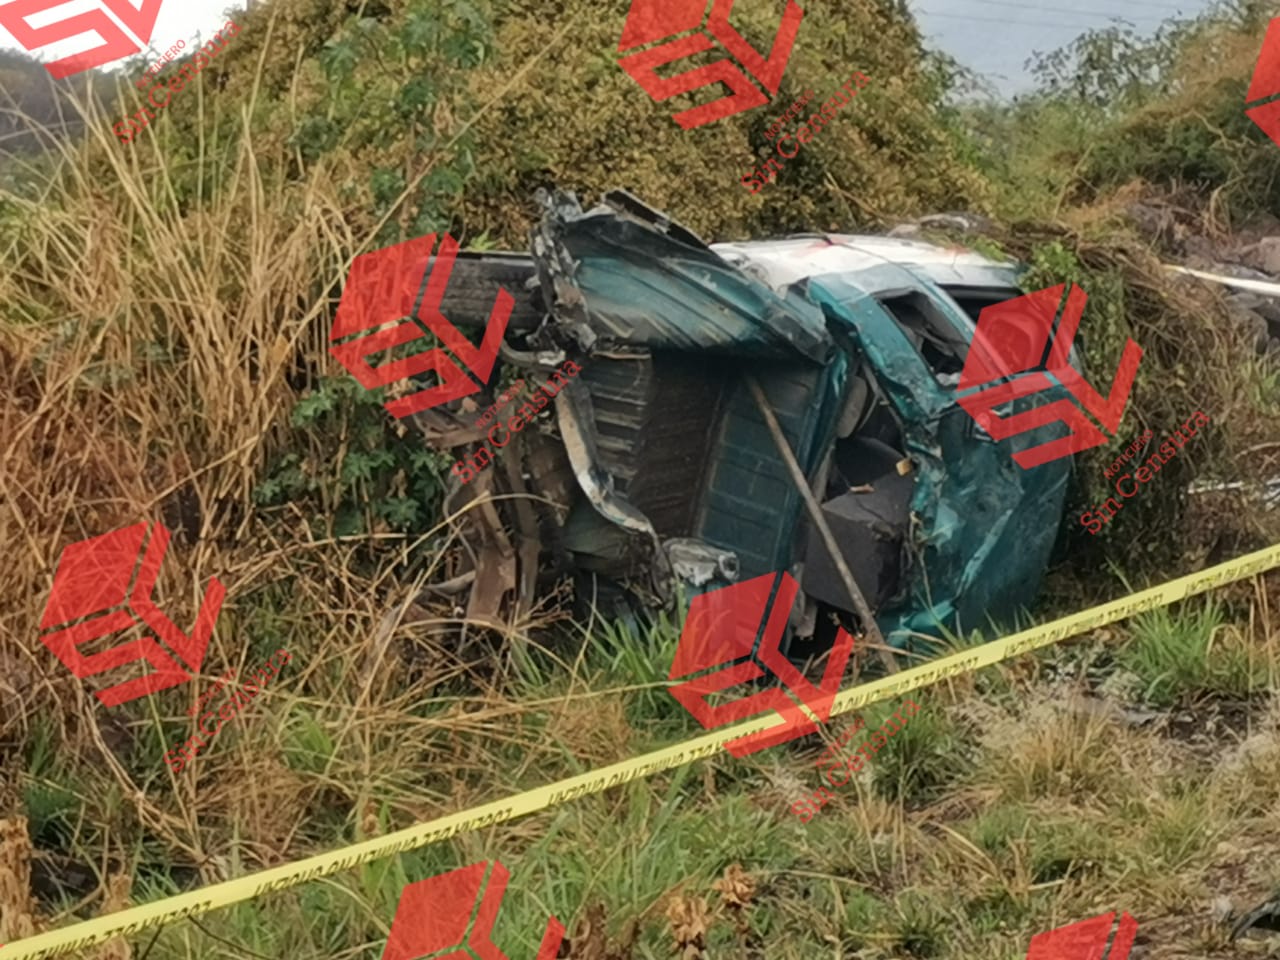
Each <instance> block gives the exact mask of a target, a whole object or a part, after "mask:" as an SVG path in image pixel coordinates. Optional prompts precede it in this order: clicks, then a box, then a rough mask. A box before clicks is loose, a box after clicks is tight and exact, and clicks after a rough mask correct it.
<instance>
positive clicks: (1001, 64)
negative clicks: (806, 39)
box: [909, 0, 1209, 93]
mask: <svg viewBox="0 0 1280 960" xmlns="http://www.w3.org/2000/svg"><path fill="white" fill-rule="evenodd" d="M909 6H910V8H911V11H912V12H913V13H914V14H915V16H916V21H917V22H918V23H919V24H920V29H921V31H922V32H923V33H924V35H925V38H926V40H927V42H928V45H929V46H931V47H935V48H938V49H941V50H944V51H946V52H947V53H949V54H951V55H952V56H953V57H955V58H956V59H957V60H959V61H960V62H961V63H962V64H964V65H965V66H966V67H970V68H971V69H974V70H977V71H978V72H979V73H981V74H983V76H984V77H986V79H987V80H989V81H990V82H991V83H992V84H994V85H995V87H996V89H997V90H999V91H1000V92H1001V93H1022V92H1025V91H1027V90H1029V89H1030V88H1031V86H1032V78H1031V76H1030V74H1028V73H1027V71H1026V70H1024V69H1023V64H1024V63H1025V62H1026V61H1027V59H1028V58H1029V57H1030V56H1031V54H1032V52H1033V51H1039V52H1041V53H1048V52H1049V51H1051V50H1055V49H1057V48H1058V47H1061V46H1064V45H1066V44H1068V43H1070V42H1071V41H1072V40H1074V39H1075V38H1076V37H1077V36H1078V35H1080V34H1081V33H1083V32H1085V31H1086V30H1090V29H1094V28H1097V27H1106V26H1109V25H1111V23H1112V18H1113V17H1123V18H1124V19H1125V20H1127V21H1128V22H1129V23H1131V24H1133V26H1134V27H1136V28H1137V29H1138V31H1139V33H1141V34H1142V35H1143V36H1148V35H1150V34H1151V33H1153V32H1154V31H1155V29H1156V27H1157V26H1159V25H1160V22H1161V21H1162V20H1165V19H1167V18H1169V17H1172V16H1178V15H1185V16H1195V15H1196V14H1198V13H1200V12H1201V11H1202V10H1204V9H1205V8H1207V7H1208V6H1209V0H1182V2H1179V0H1124V2H1123V3H1116V2H1114V0H1082V6H1081V7H1076V6H1075V5H1074V4H1064V3H1061V2H1060V0H1059V2H1052V3H1051V2H1048V0H909Z"/></svg>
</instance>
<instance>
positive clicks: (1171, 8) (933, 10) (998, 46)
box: [0, 0, 1208, 93]
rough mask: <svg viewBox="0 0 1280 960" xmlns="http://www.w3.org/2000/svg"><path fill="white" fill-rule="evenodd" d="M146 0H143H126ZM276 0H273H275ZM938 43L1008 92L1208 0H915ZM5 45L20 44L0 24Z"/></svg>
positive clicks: (191, 33)
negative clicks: (1050, 65) (1040, 62)
mask: <svg viewBox="0 0 1280 960" xmlns="http://www.w3.org/2000/svg"><path fill="white" fill-rule="evenodd" d="M124 2H132V3H133V5H134V6H140V5H141V0H124ZM268 2H269V0H268ZM909 2H910V6H911V9H912V10H913V11H914V12H915V14H916V16H917V18H918V20H919V22H920V25H921V28H922V29H923V31H924V33H925V35H926V37H927V38H928V40H929V42H930V44H931V45H932V46H936V47H939V48H941V49H942V50H945V51H946V52H948V53H950V54H951V55H952V56H954V57H955V58H956V59H958V60H959V61H960V62H961V63H963V64H964V65H965V66H967V67H971V68H973V69H975V70H977V71H979V72H980V73H982V74H983V75H984V76H986V77H987V78H988V79H989V80H990V81H991V82H992V83H993V84H994V85H995V86H996V88H997V89H998V90H1000V91H1001V92H1003V93H1017V92H1020V91H1024V90H1026V89H1028V88H1029V87H1030V85H1031V80H1030V77H1029V76H1028V74H1027V73H1026V71H1025V70H1024V69H1023V64H1024V63H1025V61H1026V60H1027V58H1028V57H1030V56H1031V53H1032V51H1034V50H1040V51H1042V52H1046V53H1047V52H1048V51H1050V50H1053V49H1054V48H1056V47H1060V46H1062V45H1063V44H1066V43H1069V42H1070V41H1071V40H1072V39H1073V38H1075V37H1076V36H1077V35H1078V34H1079V33H1081V32H1083V31H1085V30H1088V29H1090V28H1091V27H1104V26H1107V25H1108V24H1109V23H1110V22H1111V18H1112V17H1113V16H1118V15H1122V16H1124V17H1125V18H1126V19H1127V20H1129V21H1131V22H1132V23H1133V24H1134V25H1135V26H1137V27H1138V28H1139V30H1141V31H1142V32H1143V33H1144V34H1146V33H1150V32H1151V31H1152V30H1154V29H1155V27H1156V26H1157V25H1158V24H1159V23H1160V21H1161V20H1163V19H1164V18H1165V17H1168V16H1173V15H1176V14H1179V13H1182V14H1194V13H1197V12H1199V11H1200V10H1202V9H1204V8H1205V7H1206V6H1207V5H1208V0H1124V2H1123V3H1116V2H1115V0H1082V2H1083V3H1084V6H1083V7H1075V6H1074V5H1070V4H1063V3H1061V2H1060V0H1053V2H1050V0H909ZM238 6H242V4H239V3H235V2H234V0H231V2H230V3H229V2H228V0H167V2H166V3H165V4H164V6H163V7H162V8H161V10H160V17H159V19H158V20H157V21H156V31H155V34H154V35H153V37H152V43H151V47H152V49H153V50H154V51H156V52H157V53H163V52H164V51H165V50H167V49H168V48H169V47H170V46H171V45H172V44H173V43H175V42H177V41H178V40H180V39H181V40H186V41H187V42H188V43H190V42H191V41H192V40H193V39H194V38H195V35H196V33H197V32H202V33H203V34H204V36H205V38H206V39H207V38H208V37H210V36H212V35H213V33H214V32H216V31H217V30H218V28H219V27H221V26H222V25H223V24H224V23H225V22H226V17H225V16H223V11H224V10H225V9H226V8H228V7H238ZM98 7H100V2H99V0H69V2H67V3H65V4H63V5H61V6H58V7H55V8H53V9H52V10H49V11H46V12H44V13H42V14H38V15H37V16H34V17H30V18H28V22H29V23H30V24H31V25H32V26H41V25H42V24H44V23H48V22H52V21H56V20H64V19H66V18H67V17H70V16H73V15H74V14H77V13H81V12H83V11H86V10H92V9H95V8H98ZM92 43H93V39H92V37H86V38H81V39H80V40H78V41H77V40H75V39H73V40H69V41H63V42H61V43H59V44H55V45H54V46H52V47H49V48H47V49H46V50H45V51H42V59H46V60H54V59H57V58H59V57H62V56H66V55H68V54H71V53H76V52H78V51H79V50H82V49H84V48H85V47H86V46H90V45H92ZM0 46H4V47H16V46H17V44H15V43H14V41H13V38H12V37H11V36H10V35H9V34H8V33H7V32H6V31H5V30H4V29H3V28H2V27H0Z"/></svg>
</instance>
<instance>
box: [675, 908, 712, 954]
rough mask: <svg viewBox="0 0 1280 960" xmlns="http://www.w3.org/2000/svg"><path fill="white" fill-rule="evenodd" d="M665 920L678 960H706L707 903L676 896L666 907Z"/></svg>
mask: <svg viewBox="0 0 1280 960" xmlns="http://www.w3.org/2000/svg"><path fill="white" fill-rule="evenodd" d="M667 919H668V920H670V921H671V935H672V936H673V937H675V941H676V953H677V954H678V955H679V957H680V960H706V956H707V901H706V900H704V899H702V897H684V896H681V895H680V894H676V895H675V896H674V897H672V899H671V902H670V903H669V904H668V905H667Z"/></svg>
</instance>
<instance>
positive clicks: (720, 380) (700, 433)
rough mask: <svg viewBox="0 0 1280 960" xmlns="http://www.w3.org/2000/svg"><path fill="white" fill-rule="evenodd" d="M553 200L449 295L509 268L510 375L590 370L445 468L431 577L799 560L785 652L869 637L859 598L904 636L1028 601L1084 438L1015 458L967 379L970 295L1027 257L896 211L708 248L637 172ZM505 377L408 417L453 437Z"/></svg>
mask: <svg viewBox="0 0 1280 960" xmlns="http://www.w3.org/2000/svg"><path fill="white" fill-rule="evenodd" d="M539 199H540V201H541V202H542V204H543V207H544V210H545V213H544V216H543V218H542V222H541V223H540V224H539V225H538V226H536V227H535V228H534V229H533V230H532V232H531V245H530V252H529V253H528V254H518V253H462V254H460V255H459V256H458V259H457V261H456V263H455V264H454V272H453V275H452V278H451V280H450V282H449V289H448V292H447V294H446V296H445V300H444V301H443V304H442V309H443V310H444V312H445V313H446V314H447V315H448V316H449V318H450V319H451V321H452V322H454V323H456V324H458V325H459V326H460V327H461V326H463V325H464V324H467V323H472V324H473V325H481V324H483V323H484V321H485V320H486V318H487V317H488V315H489V309H490V307H491V305H492V304H493V303H494V297H495V294H496V292H497V290H498V289H499V288H502V289H505V290H507V291H508V292H509V293H510V295H511V296H512V297H514V299H515V306H514V309H513V311H512V314H511V317H510V321H509V325H508V328H507V332H506V338H505V343H504V345H503V347H502V351H501V358H502V362H503V364H504V367H505V368H507V370H508V371H509V373H510V375H511V376H512V377H519V378H521V379H522V380H527V381H528V382H529V383H542V382H543V381H544V380H547V381H548V382H549V383H550V380H551V379H552V372H553V371H555V370H556V369H557V368H558V367H559V366H560V365H562V364H564V363H565V362H566V361H570V362H572V363H573V364H574V365H575V368H576V369H578V370H580V372H579V373H577V375H576V376H574V377H573V378H572V379H560V380H559V381H558V382H557V383H556V388H555V391H554V398H553V400H552V402H551V407H552V408H553V410H552V412H551V413H545V414H543V415H542V417H541V419H539V420H538V421H537V423H538V426H537V429H529V428H528V427H525V428H524V429H523V430H522V431H521V432H520V433H518V434H511V435H510V437H509V442H508V443H507V444H504V445H503V449H502V450H501V451H494V454H495V455H494V457H493V459H492V468H491V469H486V470H483V471H480V472H473V473H472V474H471V475H470V476H468V477H467V479H468V480H469V482H466V483H463V482H461V481H460V480H459V479H456V477H457V476H458V471H455V479H454V481H453V483H452V488H451V491H450V493H449V495H448V497H447V501H446V505H445V506H446V512H447V514H448V515H451V516H458V517H460V518H461V519H460V520H459V521H458V522H459V523H462V524H464V525H466V527H467V529H466V531H465V537H464V539H466V540H467V542H468V544H469V546H468V549H467V550H466V551H464V553H465V556H464V557H463V558H462V559H460V560H459V561H458V563H459V564H460V565H459V566H458V567H457V568H456V569H453V570H450V571H449V572H448V573H449V575H450V580H449V582H448V583H446V584H444V585H437V587H436V588H434V589H435V592H437V593H438V594H440V595H446V596H456V595H457V594H458V593H460V592H461V590H462V589H464V588H465V589H469V591H470V595H469V599H468V601H467V604H466V608H465V612H466V614H467V616H468V618H469V619H472V620H476V621H479V622H482V623H483V622H493V623H500V622H502V621H503V620H504V619H506V618H505V617H503V616H500V614H501V612H502V609H503V606H504V604H508V606H507V612H508V614H509V615H512V616H516V617H518V616H520V615H521V613H522V612H523V611H527V610H528V609H529V608H530V607H531V605H532V604H533V602H534V598H535V597H536V596H538V595H539V591H540V590H542V589H545V588H548V587H549V586H550V585H551V584H553V583H554V582H557V581H560V580H562V579H563V578H564V576H565V575H566V574H569V575H571V576H572V577H573V580H574V583H575V587H576V596H577V598H578V600H579V601H580V602H582V603H584V604H590V605H592V606H594V608H595V609H596V610H598V611H600V612H602V613H603V614H604V615H606V616H627V615H632V614H636V613H638V612H641V611H644V610H651V609H655V608H665V609H670V608H671V607H672V606H673V604H675V603H676V602H677V597H678V596H679V595H680V594H681V593H683V594H684V595H685V596H686V597H688V596H689V595H691V594H695V593H699V592H705V591H709V590H712V589H715V588H717V587H720V586H724V585H726V584H728V583H732V582H735V581H738V580H742V579H747V578H750V577H755V576H759V575H763V574H767V573H772V572H774V571H787V572H789V573H790V574H791V575H792V576H794V577H795V579H796V580H797V581H798V582H799V584H800V587H801V595H802V598H803V602H801V603H797V604H796V606H795V609H794V610H793V611H792V616H791V621H790V624H789V634H790V640H791V642H792V644H793V645H798V646H797V647H796V649H802V648H805V647H807V646H808V645H809V644H816V645H819V646H821V645H822V644H829V642H830V640H831V638H832V637H833V636H834V634H835V631H836V629H837V627H838V626H844V627H845V628H846V629H849V630H851V631H852V632H855V633H861V634H864V635H865V633H866V629H865V627H866V624H865V623H862V622H861V621H862V620H864V619H865V616H866V615H867V613H868V608H869V614H870V616H872V617H873V618H874V620H875V624H876V625H878V627H879V632H880V633H882V634H883V636H884V637H885V638H886V639H887V641H888V643H890V644H891V645H893V646H895V647H898V648H910V647H912V646H913V645H914V643H913V641H915V640H917V639H919V638H921V637H937V636H940V635H941V632H942V631H945V630H951V631H956V630H971V629H976V628H987V627H988V626H989V625H990V624H991V623H992V622H1004V623H1008V622H1009V621H1010V620H1011V618H1013V617H1014V616H1016V615H1017V613H1018V612H1019V611H1020V610H1022V609H1025V608H1026V607H1028V606H1029V605H1030V604H1031V602H1032V601H1033V599H1034V597H1035V595H1036V592H1037V590H1038V588H1039V583H1040V580H1041V577H1042V575H1043V572H1044V570H1045V568H1046V566H1047V563H1048V559H1049V553H1050V550H1051V548H1052V546H1053V542H1054V539H1055V536H1056V533H1057V530H1058V526H1059V523H1060V520H1061V515H1062V509H1063V500H1064V497H1065V494H1066V487H1067V481H1068V476H1069V471H1070V468H1071V459H1070V458H1063V459H1061V460H1056V461H1053V462H1050V463H1046V464H1044V465H1042V466H1039V467H1036V468H1034V469H1029V470H1024V469H1022V468H1020V467H1019V466H1017V465H1016V464H1015V463H1014V462H1013V459H1012V457H1011V454H1012V453H1013V452H1014V451H1016V450H1019V449H1023V448H1025V447H1028V446H1031V445H1033V443H1034V442H1035V441H1033V440H1032V439H1030V437H1029V436H1028V435H1026V434H1022V435H1018V436H1014V437H1012V438H1010V439H1008V440H1004V441H1000V442H998V443H997V442H995V441H993V440H992V439H991V437H989V436H988V435H987V434H986V433H985V432H983V431H982V430H981V428H980V427H978V426H977V424H976V423H975V422H974V420H973V419H972V418H971V417H969V416H968V415H967V414H966V413H965V412H964V411H963V410H962V409H961V408H960V407H959V406H958V405H957V403H956V402H955V399H954V397H955V391H956V384H957V382H958V379H959V374H960V371H961V367H962V366H963V363H964V360H965V355H966V351H967V349H968V346H969V344H970V343H971V341H972V339H973V336H974V330H975V322H976V320H977V317H978V313H979V311H980V310H982V308H983V307H986V306H989V305H992V304H995V303H999V302H1001V301H1004V300H1007V299H1009V298H1011V297H1016V296H1019V295H1020V294H1021V291H1020V290H1019V288H1018V286H1017V283H1016V280H1017V273H1016V269H1015V267H1014V266H1012V265H1009V264H1004V263H999V262H996V261H993V260H990V259H988V258H986V257H983V256H980V255H978V254H976V253H972V252H968V251H958V250H954V249H947V250H944V249H942V248H939V247H937V246H934V245H932V244H928V243H923V242H919V241H914V240H903V239H894V238H888V237H879V236H848V235H834V234H814V235H802V236H790V237H786V238H783V239H773V240H754V241H745V242H736V243H716V244H710V245H708V244H706V243H704V242H703V241H702V240H701V239H700V238H699V237H697V236H696V235H695V234H693V233H692V232H691V231H689V230H687V229H686V228H684V227H682V226H680V225H679V224H678V223H676V222H675V221H673V220H671V219H670V218H668V217H667V216H666V215H664V214H663V213H661V212H659V211H657V210H654V209H652V208H650V207H648V206H646V205H645V204H644V203H642V202H641V201H640V200H638V199H637V198H635V197H634V196H632V195H630V194H628V193H626V192H623V191H614V192H611V193H608V194H607V195H606V196H605V198H604V201H603V203H602V204H601V205H600V206H598V207H596V208H594V209H591V210H589V211H586V212H584V211H583V210H582V209H581V208H580V206H579V205H578V203H577V201H576V199H575V197H574V196H573V195H572V194H569V193H562V192H556V193H554V194H547V193H545V192H540V197H539ZM1077 362H1078V361H1076V360H1075V358H1074V356H1073V365H1074V364H1075V363H1077ZM504 376H506V374H504ZM508 382H509V381H508ZM548 392H550V391H549V390H548ZM500 393H501V386H500V385H499V384H498V383H497V382H496V381H495V382H494V383H493V384H492V386H491V388H490V389H488V390H487V391H485V392H484V393H483V394H482V395H483V397H484V399H483V400H482V401H481V402H480V403H479V404H478V405H477V404H476V403H474V402H473V401H472V400H471V399H467V400H463V401H460V402H454V403H453V404H451V406H450V408H443V407H442V408H437V409H434V410H428V411H424V412H422V413H419V414H415V415H414V417H413V418H412V419H413V421H414V423H415V424H416V425H417V426H418V427H420V428H421V429H422V430H423V431H424V433H425V435H426V437H427V439H428V441H429V442H430V443H432V444H433V445H435V446H436V447H438V448H440V449H447V450H449V451H451V455H452V456H455V457H458V458H459V459H460V460H462V459H463V458H464V457H466V456H467V450H468V449H469V448H472V447H475V446H476V445H477V444H478V443H481V442H483V439H484V437H485V436H486V431H485V423H486V420H487V419H488V417H487V415H483V412H484V410H485V408H486V407H490V406H491V405H492V404H493V401H494V397H496V396H498V394H500ZM1042 402H1048V398H1046V397H1044V396H1039V397H1028V398H1023V399H1021V400H1018V401H1015V402H1014V405H1012V406H1010V408H1009V409H1010V410H1011V411H1017V410H1021V409H1023V405H1031V404H1036V403H1042ZM478 415H479V416H478ZM522 422H523V421H522ZM553 428H554V429H553ZM504 435H505V434H504ZM796 468H798V469H796ZM801 481H803V482H801ZM504 495H511V496H504ZM468 507H469V509H464V508H468ZM831 544H835V546H836V548H837V550H838V552H839V556H838V557H836V556H833V554H832V551H831V550H830V549H829V546H830V545H831ZM842 567H843V568H844V570H845V571H846V572H844V573H842V569H841V568H842ZM848 574H851V575H852V579H853V581H854V584H852V585H851V584H850V583H849V577H848ZM851 586H853V587H854V589H853V590H852V591H851V590H850V587H851ZM859 595H860V596H859ZM860 611H862V614H863V616H861V617H860V616H859V612H860Z"/></svg>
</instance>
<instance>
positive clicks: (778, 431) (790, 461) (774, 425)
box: [747, 374, 898, 673]
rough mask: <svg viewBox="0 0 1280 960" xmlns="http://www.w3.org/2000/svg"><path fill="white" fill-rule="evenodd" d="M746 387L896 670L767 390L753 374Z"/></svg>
mask: <svg viewBox="0 0 1280 960" xmlns="http://www.w3.org/2000/svg"><path fill="white" fill-rule="evenodd" d="M747 386H748V387H749V388H750V389H751V396H752V397H753V398H754V399H755V401H756V406H757V407H759V408H760V413H761V414H763V415H764V422H765V424H766V425H767V426H768V427H769V433H771V434H772V435H773V442H774V443H775V444H777V446H778V452H779V453H781V454H782V459H783V461H784V462H785V463H786V465H787V470H788V472H790V474H791V480H792V482H793V483H794V484H795V485H796V489H797V490H799V491H800V496H801V497H802V498H803V499H804V505H805V507H806V508H807V509H808V511H809V519H811V520H812V521H813V525H814V526H815V527H817V528H818V533H819V534H820V535H821V537H822V543H823V545H824V546H826V548H827V552H828V553H830V554H831V559H832V560H833V561H834V562H835V565H836V572H837V573H838V574H840V579H841V580H842V581H843V582H844V588H845V589H846V590H848V591H849V596H850V597H852V598H853V606H854V609H855V610H857V613H858V617H859V618H860V619H861V620H862V627H863V630H864V631H865V632H866V634H867V636H868V637H870V638H871V642H872V648H873V649H874V650H875V651H876V653H877V654H878V655H879V657H880V662H881V663H883V664H884V665H885V668H886V669H887V670H888V671H889V672H890V673H897V672H898V664H897V662H896V661H895V660H894V659H893V655H892V654H891V653H890V652H889V647H888V645H886V644H885V642H884V635H883V634H881V633H880V627H879V625H877V624H876V618H875V615H874V614H873V613H872V612H871V606H870V604H868V603H867V598H866V597H864V596H863V595H862V591H861V590H859V589H858V585H857V584H856V583H855V582H854V580H853V574H852V573H851V572H850V571H849V566H848V564H846V563H845V562H844V554H842V553H841V552H840V547H839V546H838V545H837V544H836V538H835V536H834V535H833V534H832V533H831V527H830V526H829V525H828V524H827V518H826V517H824V516H823V515H822V509H821V508H820V507H819V506H818V501H817V500H816V499H814V496H813V491H812V490H810V489H809V482H808V481H807V480H806V479H805V476H804V471H802V470H801V469H800V464H799V463H798V462H797V461H796V456H795V454H794V453H793V452H792V450H791V444H790V443H788V442H787V437H786V434H784V433H783V432H782V428H781V427H780V426H778V419H777V417H775V416H774V415H773V410H772V409H771V408H770V406H769V403H768V401H767V400H766V399H765V395H764V391H763V390H761V389H760V384H759V383H757V382H756V378H755V377H754V376H752V375H751V374H747Z"/></svg>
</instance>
